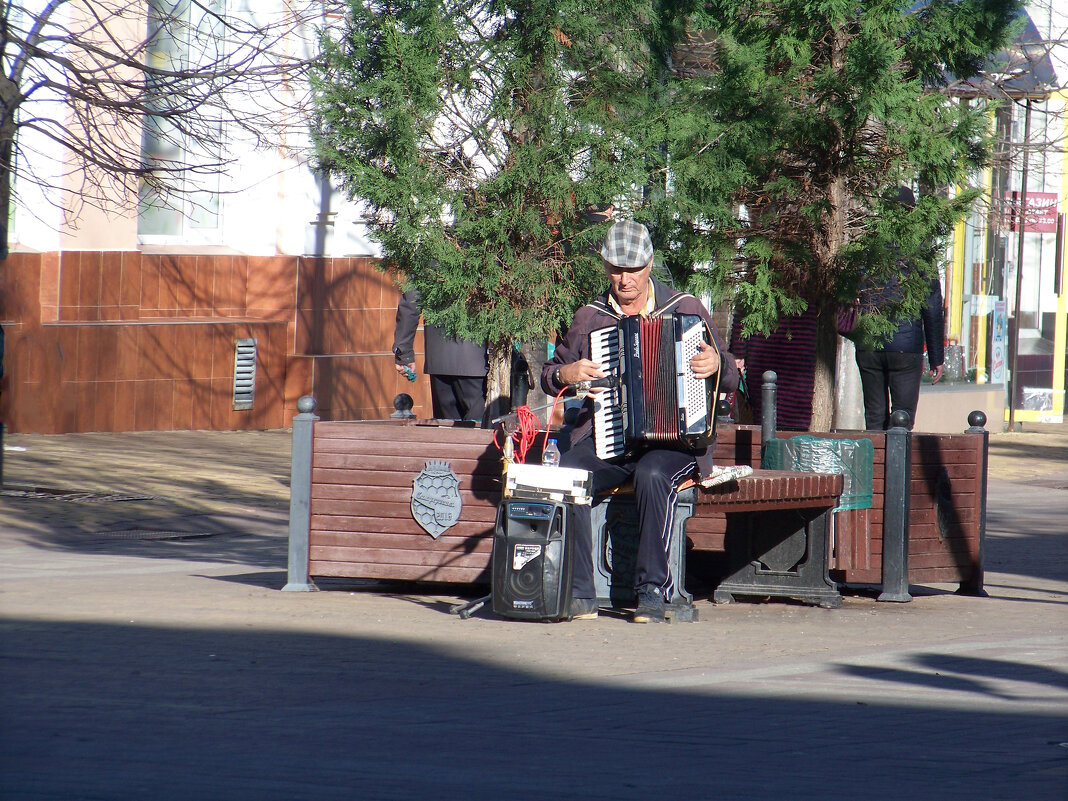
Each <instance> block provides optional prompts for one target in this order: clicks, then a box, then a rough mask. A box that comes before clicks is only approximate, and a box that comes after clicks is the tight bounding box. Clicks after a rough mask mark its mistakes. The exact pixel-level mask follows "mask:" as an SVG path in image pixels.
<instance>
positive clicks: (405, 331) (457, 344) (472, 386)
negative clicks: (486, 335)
mask: <svg viewBox="0 0 1068 801" xmlns="http://www.w3.org/2000/svg"><path fill="white" fill-rule="evenodd" d="M422 300H423V296H422V294H421V293H420V292H419V290H418V289H410V290H408V291H407V292H405V293H404V294H403V295H401V299H400V302H399V303H398V304H397V325H396V328H395V329H394V332H393V356H394V359H395V361H396V367H397V372H398V373H400V374H402V375H404V374H406V372H407V371H411V372H415V350H414V348H413V345H414V343H415V332H416V329H418V327H419V318H420V317H422V314H423V312H422V307H421V304H422ZM423 343H424V348H425V356H424V359H423V371H424V372H425V373H426V374H427V375H428V376H430V399H431V403H432V405H433V411H434V417H435V418H436V419H438V420H473V421H475V422H477V423H479V424H481V423H482V417H483V415H484V414H485V411H486V372H487V368H488V358H487V352H486V343H485V342H482V343H477V342H469V341H467V340H463V339H459V338H457V337H453V336H449V335H448V334H447V333H446V332H445V331H444V329H442V328H439V327H438V326H436V325H430V324H426V325H424V326H423Z"/></svg>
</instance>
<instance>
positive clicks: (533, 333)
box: [313, 0, 664, 412]
mask: <svg viewBox="0 0 1068 801" xmlns="http://www.w3.org/2000/svg"><path fill="white" fill-rule="evenodd" d="M655 28H656V20H655V18H654V17H653V15H652V14H651V12H650V8H649V6H648V4H647V3H641V2H631V0H608V1H607V2H603V3H600V4H598V5H597V7H596V9H595V10H591V8H590V7H589V4H587V3H581V2H575V1H574V0H525V1H524V0H401V1H400V2H393V1H392V0H352V1H351V2H350V4H349V11H348V16H347V18H346V19H345V22H344V25H343V26H342V28H341V29H340V30H339V31H336V32H334V35H332V36H329V37H327V38H326V39H325V41H324V56H323V59H322V61H321V63H320V65H319V68H318V70H317V71H316V74H315V76H314V79H313V88H314V90H315V93H316V107H317V120H316V124H315V137H316V147H317V154H318V159H319V161H320V164H321V165H322V166H323V168H325V169H326V170H328V171H329V172H330V174H331V175H332V176H333V178H334V179H335V180H337V181H339V182H340V184H341V186H342V187H343V188H344V189H345V190H346V191H347V193H348V194H349V195H350V197H352V198H358V199H362V200H363V201H365V202H366V203H367V206H368V208H369V214H368V215H367V218H368V220H369V226H370V229H371V233H372V235H373V237H374V238H375V239H376V240H377V241H378V242H379V243H380V244H381V246H382V250H383V252H384V257H385V258H384V266H385V268H386V269H389V270H393V271H396V273H397V274H398V277H399V279H400V280H402V281H403V282H405V284H406V285H407V286H414V287H418V288H419V289H420V290H421V291H422V295H423V300H424V317H425V318H426V319H427V320H428V321H430V322H433V323H436V324H439V325H443V326H444V327H445V328H446V329H447V330H449V331H450V332H451V333H454V334H457V335H460V336H462V337H465V338H469V339H474V340H476V341H477V340H481V339H483V338H486V339H488V341H489V344H490V362H491V365H490V376H489V381H488V396H489V397H488V400H489V401H490V402H491V406H490V409H491V412H492V409H493V407H492V402H493V401H494V400H497V399H500V398H501V396H504V395H506V393H507V390H506V388H507V387H508V386H509V381H508V368H509V364H510V360H511V350H512V346H513V342H517V341H519V342H522V341H532V340H539V339H541V340H544V338H545V337H546V335H547V334H549V333H550V332H553V331H559V330H562V329H563V328H564V327H566V325H567V324H568V323H569V322H570V319H571V315H572V314H573V312H574V310H575V308H577V306H578V305H581V303H583V302H585V301H587V300H588V299H589V298H590V297H592V296H593V295H594V294H595V293H596V292H598V291H600V290H601V288H602V286H603V281H604V273H603V270H602V268H601V265H600V259H599V258H597V257H595V254H594V252H593V245H594V243H595V242H596V241H597V239H598V238H599V237H600V236H602V235H603V232H604V227H605V226H604V224H596V225H591V224H590V220H589V216H588V212H589V211H590V209H593V208H597V207H600V206H603V205H605V204H607V203H616V204H617V206H620V207H621V212H622V213H627V212H628V208H629V207H633V206H634V205H635V203H637V202H639V201H640V197H641V193H640V191H637V192H636V189H637V190H640V188H641V187H643V186H644V185H645V184H646V183H647V173H648V171H649V169H650V167H649V165H648V164H647V163H646V154H647V152H648V151H649V149H650V146H649V145H648V143H649V142H650V141H653V140H651V139H650V136H652V137H655V141H656V142H659V141H661V140H662V136H660V135H659V131H658V126H659V127H662V124H663V116H664V110H663V109H660V108H658V107H656V106H655V105H654V104H653V103H652V98H651V97H650V95H649V92H648V87H649V85H650V80H651V76H653V75H654V74H655V72H656V70H655V68H654V63H653V61H654V60H653V59H652V58H651V56H650V52H649V48H648V46H647V42H648V41H649V40H650V39H651V38H653V36H654V34H655ZM656 146H657V145H653V146H652V147H653V149H654V150H655V149H656Z"/></svg>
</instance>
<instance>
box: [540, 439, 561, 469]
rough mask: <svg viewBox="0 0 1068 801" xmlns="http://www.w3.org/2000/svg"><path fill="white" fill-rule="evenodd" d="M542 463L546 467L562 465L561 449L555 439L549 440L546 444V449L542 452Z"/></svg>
mask: <svg viewBox="0 0 1068 801" xmlns="http://www.w3.org/2000/svg"><path fill="white" fill-rule="evenodd" d="M541 463H542V465H544V466H545V467H559V466H560V449H559V448H558V447H556V440H555V439H551V440H549V442H548V443H547V444H546V445H545V450H543V451H542V453H541Z"/></svg>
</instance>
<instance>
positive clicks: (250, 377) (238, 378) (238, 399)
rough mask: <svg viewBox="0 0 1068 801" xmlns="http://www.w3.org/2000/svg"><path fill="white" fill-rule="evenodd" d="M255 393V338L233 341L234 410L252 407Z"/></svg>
mask: <svg viewBox="0 0 1068 801" xmlns="http://www.w3.org/2000/svg"><path fill="white" fill-rule="evenodd" d="M255 394H256V340H255V339H239V340H237V341H236V342H235V343H234V411H241V410H244V409H251V408H252V401H253V399H254V396H255Z"/></svg>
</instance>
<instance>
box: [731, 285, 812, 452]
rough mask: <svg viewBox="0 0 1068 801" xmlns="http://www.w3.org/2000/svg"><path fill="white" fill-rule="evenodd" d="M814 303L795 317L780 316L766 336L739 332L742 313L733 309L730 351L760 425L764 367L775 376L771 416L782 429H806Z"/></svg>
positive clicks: (809, 417)
mask: <svg viewBox="0 0 1068 801" xmlns="http://www.w3.org/2000/svg"><path fill="white" fill-rule="evenodd" d="M817 320H818V310H817V308H816V306H815V304H811V303H810V304H809V307H808V309H806V310H805V311H803V312H802V313H801V314H799V315H797V316H796V317H783V318H782V319H780V320H779V324H778V325H777V326H776V327H775V330H774V331H772V332H771V334H769V335H768V336H764V335H763V334H753V336H751V337H748V338H745V337H743V336H742V315H741V313H740V311H739V310H737V309H736V310H735V313H734V320H733V321H732V323H731V338H730V347H729V349H730V352H731V354H732V355H733V356H734V358H735V360H736V361H735V363H736V364H737V365H738V369H739V370H740V371H741V373H742V375H743V376H744V378H745V385H746V389H747V391H748V400H749V406H750V408H751V409H752V410H753V422H754V423H755V424H757V425H760V416H761V406H762V398H763V393H762V392H761V390H760V388H761V383H762V381H763V376H764V371H765V370H774V371H775V374H776V376H778V382H777V383H778V394H777V396H776V406H775V409H776V411H775V416H776V421H777V427H778V428H780V429H783V430H785V431H808V429H809V424H810V423H811V421H812V388H813V385H814V384H815V381H816V323H817Z"/></svg>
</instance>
